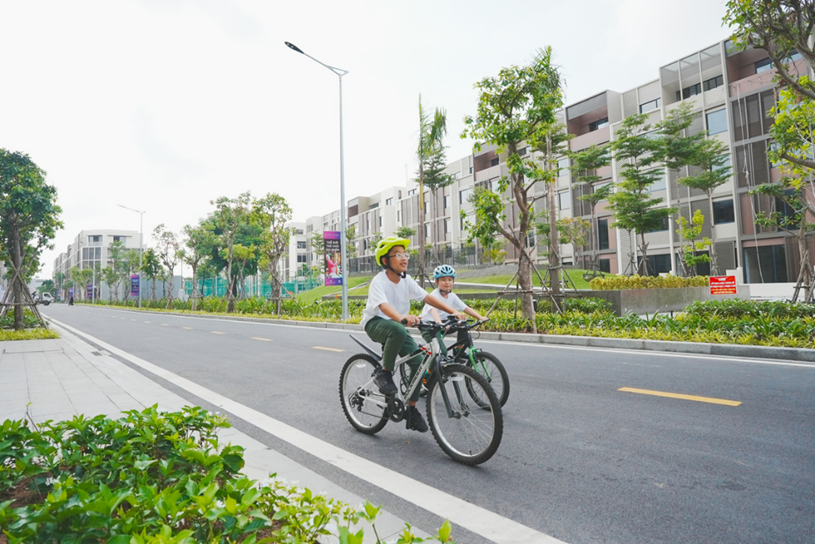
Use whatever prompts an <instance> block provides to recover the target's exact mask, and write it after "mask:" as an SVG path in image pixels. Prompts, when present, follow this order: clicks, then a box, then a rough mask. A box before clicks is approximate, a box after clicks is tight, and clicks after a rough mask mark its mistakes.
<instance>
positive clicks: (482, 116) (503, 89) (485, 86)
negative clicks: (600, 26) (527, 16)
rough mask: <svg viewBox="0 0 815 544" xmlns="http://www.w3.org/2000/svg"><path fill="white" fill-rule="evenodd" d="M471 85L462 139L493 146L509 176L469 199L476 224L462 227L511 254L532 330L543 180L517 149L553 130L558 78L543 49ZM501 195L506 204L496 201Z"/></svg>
mask: <svg viewBox="0 0 815 544" xmlns="http://www.w3.org/2000/svg"><path fill="white" fill-rule="evenodd" d="M475 86H476V88H477V89H478V90H479V93H480V96H479V101H478V113H477V115H476V116H475V117H471V116H467V117H465V119H464V122H465V130H464V132H463V134H462V137H467V136H469V137H472V138H473V139H474V140H476V142H477V143H476V149H480V148H481V145H482V144H489V145H494V146H496V152H497V153H499V154H504V153H505V154H506V156H507V159H506V163H507V169H508V170H509V176H502V177H501V179H500V180H499V182H498V192H497V193H494V192H492V191H491V190H486V191H483V192H480V194H478V195H475V198H476V206H477V207H476V223H475V225H470V224H469V223H468V228H471V230H470V233H471V239H472V237H475V238H478V239H480V240H481V241H482V243H483V242H484V240H490V239H493V238H494V237H495V235H496V234H497V233H499V232H500V233H501V234H503V236H504V237H505V238H506V239H507V240H508V241H509V243H511V244H512V245H513V246H514V248H515V249H516V251H517V253H518V283H519V285H520V286H521V289H522V290H523V294H522V304H521V307H522V310H523V317H524V318H525V319H528V320H530V321H531V322H532V326H533V330H535V322H534V317H535V310H534V307H533V304H532V266H533V263H532V258H531V256H530V254H529V232H530V230H531V228H532V227H533V226H534V219H535V207H534V206H535V201H536V200H539V199H541V198H546V197H547V194H545V193H544V194H543V195H539V196H535V184H536V183H537V182H538V181H540V180H544V181H549V180H548V178H547V172H546V171H543V170H542V169H541V168H540V166H539V165H538V164H536V163H535V162H534V161H532V160H524V159H523V158H522V157H521V155H520V154H519V148H518V145H519V144H520V143H521V142H529V143H530V144H531V145H535V144H536V143H539V142H544V141H546V139H547V137H548V135H549V134H551V132H552V131H553V129H554V128H555V127H556V126H557V121H556V117H555V112H556V111H557V110H558V109H560V108H561V107H562V106H563V90H562V82H561V77H560V74H559V72H558V70H557V68H556V67H555V66H554V65H553V64H552V49H551V48H547V49H545V50H541V51H539V52H538V54H537V55H536V56H535V58H534V60H533V61H532V63H531V64H529V65H528V66H511V67H509V68H503V69H502V70H501V71H500V72H499V74H498V76H497V77H488V78H485V79H483V80H482V81H480V82H479V83H477V84H476V85H475ZM505 193H506V194H507V195H508V197H507V199H506V201H504V200H503V199H502V197H501V196H500V195H503V194H505ZM505 205H506V207H509V208H510V209H514V208H517V210H518V212H517V213H518V220H517V227H516V228H513V227H512V226H510V225H508V224H506V222H505V219H506V213H505V209H506V207H505ZM479 208H480V209H479ZM487 247H489V246H487ZM558 284H559V282H558ZM558 287H559V285H558Z"/></svg>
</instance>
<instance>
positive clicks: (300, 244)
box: [297, 241, 306, 249]
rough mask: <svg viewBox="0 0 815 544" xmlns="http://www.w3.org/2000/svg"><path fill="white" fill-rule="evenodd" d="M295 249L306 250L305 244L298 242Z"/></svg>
mask: <svg viewBox="0 0 815 544" xmlns="http://www.w3.org/2000/svg"><path fill="white" fill-rule="evenodd" d="M297 249H306V242H304V241H298V242H297Z"/></svg>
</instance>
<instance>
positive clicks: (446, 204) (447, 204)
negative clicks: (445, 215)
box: [444, 195, 450, 210]
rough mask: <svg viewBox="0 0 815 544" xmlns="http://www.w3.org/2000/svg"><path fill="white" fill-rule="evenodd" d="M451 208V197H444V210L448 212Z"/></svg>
mask: <svg viewBox="0 0 815 544" xmlns="http://www.w3.org/2000/svg"><path fill="white" fill-rule="evenodd" d="M449 207H450V197H449V196H447V195H444V209H445V210H446V209H447V208H449Z"/></svg>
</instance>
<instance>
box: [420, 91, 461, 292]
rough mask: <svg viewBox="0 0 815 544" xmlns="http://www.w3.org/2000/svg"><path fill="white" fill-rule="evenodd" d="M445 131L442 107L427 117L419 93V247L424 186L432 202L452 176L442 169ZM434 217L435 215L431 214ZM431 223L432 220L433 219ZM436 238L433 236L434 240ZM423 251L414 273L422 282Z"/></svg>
mask: <svg viewBox="0 0 815 544" xmlns="http://www.w3.org/2000/svg"><path fill="white" fill-rule="evenodd" d="M445 134H447V114H446V113H445V111H444V110H440V109H438V108H436V111H435V112H434V113H433V119H432V120H431V119H430V116H428V115H427V114H426V113H425V111H424V108H423V107H422V97H421V96H420V97H419V146H418V149H417V150H416V155H417V158H418V159H419V177H418V179H417V180H416V181H417V182H418V183H419V247H420V248H423V247H425V228H424V223H425V216H424V186H425V184H427V185H428V187H430V190H431V192H432V194H433V202H435V201H436V191H438V190H439V189H440V188H443V187H446V186H447V185H450V184H451V183H452V182H453V179H452V178H451V177H450V176H448V175H447V174H445V173H444V167H445V164H444V163H445V153H444V144H443V143H442V141H443V138H444V136H445ZM434 218H435V216H434ZM433 223H434V224H435V221H434V222H433ZM437 239H438V238H434V240H437ZM424 260H425V252H424V251H420V252H419V270H418V273H417V276H418V278H419V281H420V283H421V285H422V286H424V280H425V278H426V275H427V273H426V271H425V262H424Z"/></svg>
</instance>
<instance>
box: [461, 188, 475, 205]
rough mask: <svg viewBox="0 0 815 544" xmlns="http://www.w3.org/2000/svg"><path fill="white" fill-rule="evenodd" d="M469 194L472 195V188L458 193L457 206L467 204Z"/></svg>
mask: <svg viewBox="0 0 815 544" xmlns="http://www.w3.org/2000/svg"><path fill="white" fill-rule="evenodd" d="M471 194H473V188H472V187H470V188H468V189H464V190H461V191H459V192H458V203H459V204H464V203H465V202H469V200H470V195H471Z"/></svg>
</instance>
